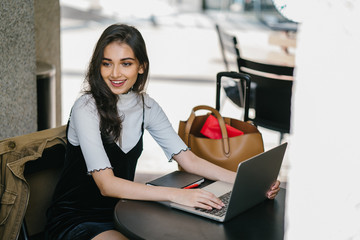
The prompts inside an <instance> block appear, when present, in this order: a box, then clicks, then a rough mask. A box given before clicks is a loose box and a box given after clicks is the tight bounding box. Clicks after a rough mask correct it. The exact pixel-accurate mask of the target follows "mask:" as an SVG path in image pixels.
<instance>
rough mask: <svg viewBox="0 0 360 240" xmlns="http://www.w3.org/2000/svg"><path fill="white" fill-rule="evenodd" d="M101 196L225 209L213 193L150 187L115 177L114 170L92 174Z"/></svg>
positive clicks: (199, 190) (200, 190) (198, 190)
mask: <svg viewBox="0 0 360 240" xmlns="http://www.w3.org/2000/svg"><path fill="white" fill-rule="evenodd" d="M92 176H93V178H94V180H95V182H96V185H97V186H98V188H99V190H100V192H101V194H102V195H103V196H107V197H115V198H125V199H134V200H148V201H171V202H176V203H179V204H183V205H186V206H190V207H200V208H205V209H212V208H218V209H220V208H221V207H223V206H224V205H223V203H222V202H221V201H220V200H219V199H218V198H217V197H216V196H215V195H214V194H212V193H209V192H207V191H204V190H202V189H177V188H168V187H158V186H148V185H144V184H141V183H136V182H132V181H128V180H125V179H122V178H118V177H116V176H114V173H113V171H112V169H105V170H100V171H94V172H92Z"/></svg>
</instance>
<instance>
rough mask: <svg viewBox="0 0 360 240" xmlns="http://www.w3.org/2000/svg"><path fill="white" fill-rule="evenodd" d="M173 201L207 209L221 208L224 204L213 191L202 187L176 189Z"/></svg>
mask: <svg viewBox="0 0 360 240" xmlns="http://www.w3.org/2000/svg"><path fill="white" fill-rule="evenodd" d="M171 201H172V202H175V203H178V204H182V205H185V206H189V207H196V208H203V209H207V210H211V209H213V208H217V209H221V208H222V207H223V206H224V203H223V202H221V200H220V199H219V198H217V197H216V196H215V195H214V194H213V193H210V192H208V191H205V190H202V189H174V193H173V195H172V198H171Z"/></svg>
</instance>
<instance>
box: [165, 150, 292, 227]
mask: <svg viewBox="0 0 360 240" xmlns="http://www.w3.org/2000/svg"><path fill="white" fill-rule="evenodd" d="M286 147H287V143H283V144H281V145H279V146H277V147H275V148H273V149H271V150H268V151H266V152H263V153H261V154H259V155H256V156H254V157H252V158H249V159H248V160H246V161H243V162H241V163H240V164H239V166H238V170H237V175H236V180H235V183H234V184H230V183H226V182H222V181H216V182H214V183H211V184H210V185H207V186H206V187H204V188H203V189H205V190H207V191H209V192H212V193H214V194H215V195H216V196H217V197H219V198H220V199H222V201H223V202H224V203H225V207H223V208H222V209H221V210H218V209H214V210H212V211H208V210H204V209H199V208H193V207H187V206H184V205H180V204H177V203H170V206H171V207H173V208H176V209H180V210H183V211H186V212H190V213H193V214H196V215H200V216H203V217H207V218H210V219H213V220H216V221H219V222H225V221H228V220H229V219H231V218H233V217H235V216H236V215H239V214H240V213H242V212H244V211H246V210H247V209H249V208H251V207H253V206H255V205H257V204H259V203H260V202H262V201H263V200H265V199H266V198H267V197H266V192H267V191H268V190H269V189H270V186H271V185H272V183H274V182H275V181H276V180H277V177H278V175H279V171H280V167H281V164H282V161H283V158H284V155H285V150H286ZM224 198H227V199H228V200H225V199H224Z"/></svg>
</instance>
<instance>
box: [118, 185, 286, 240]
mask: <svg viewBox="0 0 360 240" xmlns="http://www.w3.org/2000/svg"><path fill="white" fill-rule="evenodd" d="M285 194H286V190H285V189H283V188H281V190H280V192H279V194H278V195H277V196H276V198H275V200H265V201H264V202H262V203H260V204H258V205H257V206H255V207H253V208H251V209H249V210H247V211H246V212H243V213H242V214H240V215H238V216H237V217H235V218H233V219H231V220H230V221H228V222H225V223H219V222H216V221H213V220H208V219H206V218H203V217H200V216H196V215H193V214H190V213H186V212H182V211H180V210H176V209H172V208H170V207H168V206H165V205H163V204H160V203H157V202H148V201H135V200H119V202H118V203H117V205H116V207H115V211H114V221H115V225H116V227H117V229H118V230H119V231H120V232H122V233H123V234H124V235H125V236H127V237H128V238H130V239H147V240H152V239H154V240H161V239H164V240H165V239H166V240H177V239H178V240H184V239H189V240H190V239H214V240H215V239H216V240H221V239H230V240H231V239H233V240H241V239H267V240H282V239H283V238H284V212H285Z"/></svg>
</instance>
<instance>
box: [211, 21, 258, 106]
mask: <svg viewBox="0 0 360 240" xmlns="http://www.w3.org/2000/svg"><path fill="white" fill-rule="evenodd" d="M215 27H216V32H217V34H218V38H219V43H220V49H221V55H222V58H223V62H224V65H225V70H226V71H227V72H230V71H234V70H236V72H239V68H238V66H236V68H235V69H234V67H233V65H237V58H238V57H240V50H239V48H238V47H237V45H238V43H237V39H236V37H235V36H233V35H230V34H228V33H226V32H224V31H222V30H221V28H220V26H219V25H217V24H216V25H215ZM229 59H232V60H233V61H229ZM223 88H224V91H225V93H226V96H227V97H228V98H229V99H230V100H231V101H232V102H233V103H235V104H236V105H237V106H239V107H241V108H243V107H244V93H245V91H244V89H245V86H244V85H243V84H241V82H237V81H235V80H233V79H232V80H227V82H225V81H224V83H223ZM250 102H252V101H250ZM250 106H252V104H251V103H250Z"/></svg>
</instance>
